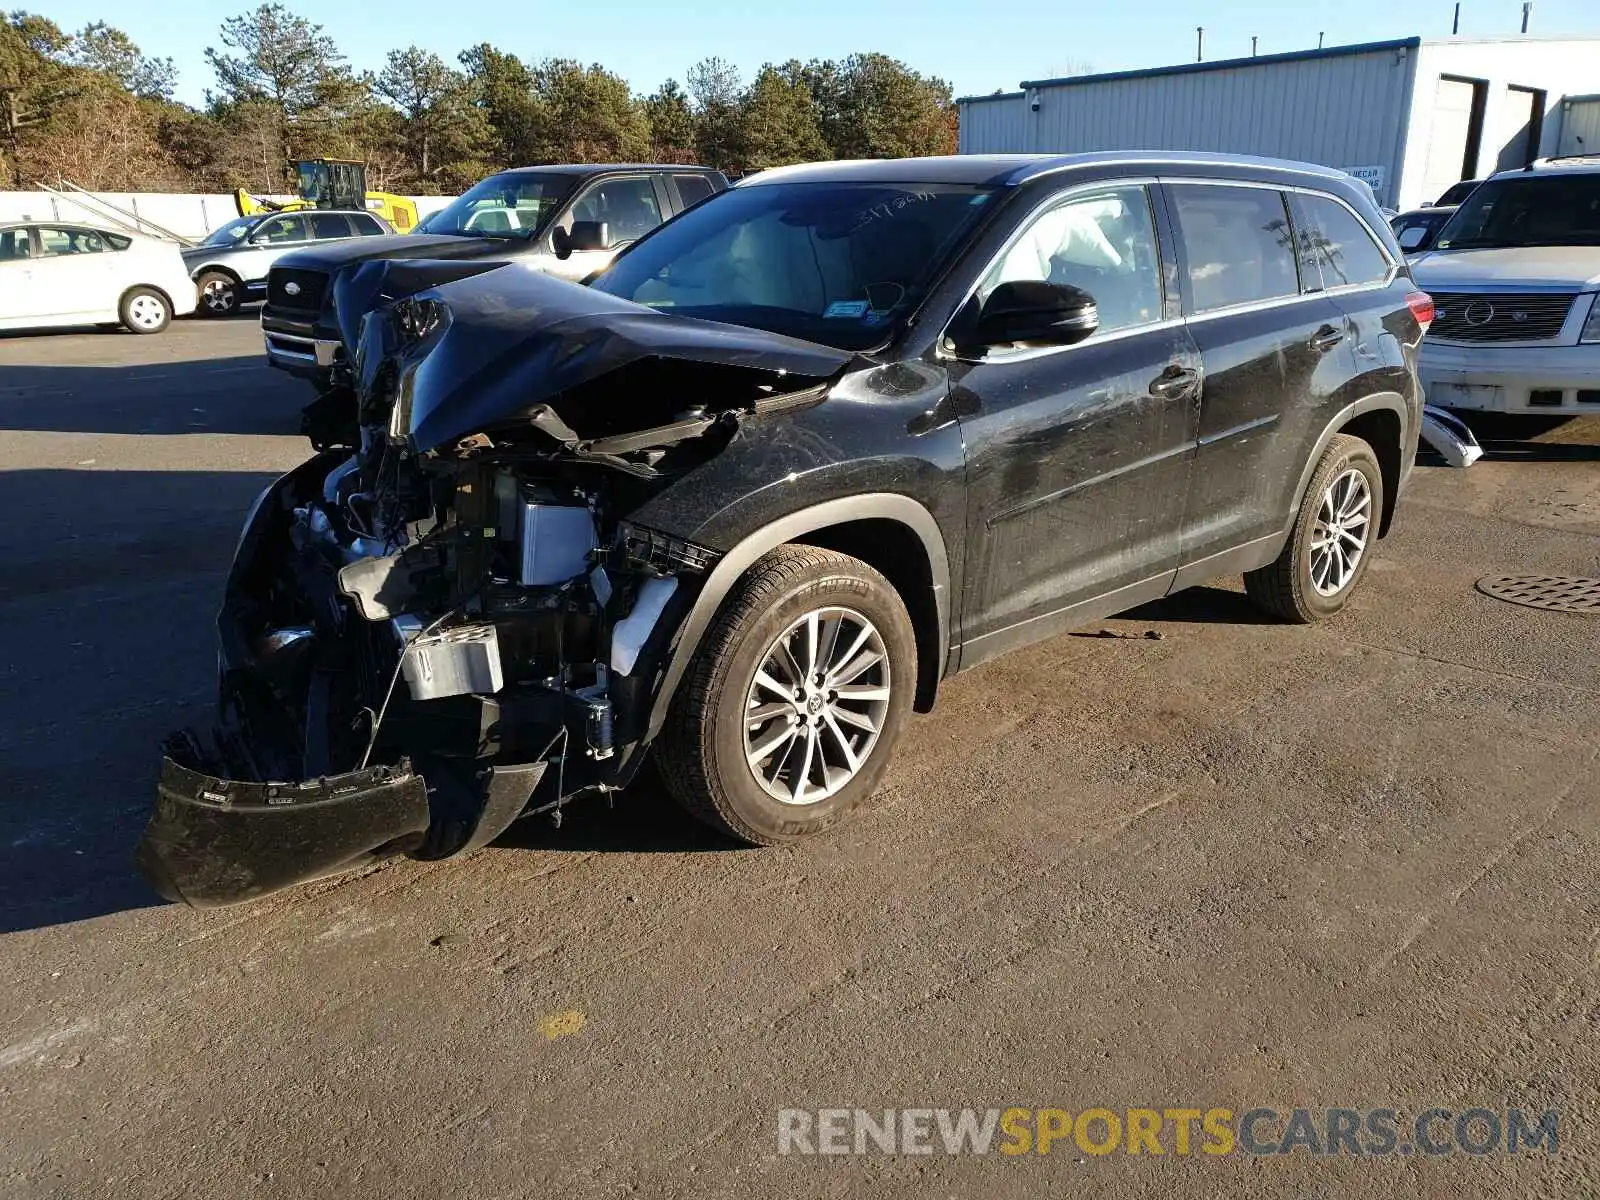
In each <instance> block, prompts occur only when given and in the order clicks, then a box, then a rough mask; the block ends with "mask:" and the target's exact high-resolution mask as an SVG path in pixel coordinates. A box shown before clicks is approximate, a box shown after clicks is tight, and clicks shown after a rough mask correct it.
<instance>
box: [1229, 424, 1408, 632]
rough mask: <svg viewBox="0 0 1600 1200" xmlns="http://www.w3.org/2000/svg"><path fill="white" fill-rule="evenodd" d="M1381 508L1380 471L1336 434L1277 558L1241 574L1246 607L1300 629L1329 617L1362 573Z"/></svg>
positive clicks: (1363, 447)
mask: <svg viewBox="0 0 1600 1200" xmlns="http://www.w3.org/2000/svg"><path fill="white" fill-rule="evenodd" d="M1382 506H1383V471H1382V470H1381V469H1380V468H1379V466H1378V459H1377V456H1376V455H1375V454H1373V452H1372V447H1371V446H1369V445H1368V444H1367V443H1366V442H1364V441H1362V440H1361V439H1360V438H1356V437H1349V436H1347V435H1345V434H1338V435H1336V436H1335V437H1334V439H1333V441H1331V442H1330V443H1329V444H1328V448H1327V450H1326V451H1324V452H1323V455H1322V461H1321V462H1319V463H1318V464H1317V469H1316V471H1314V472H1313V473H1312V476H1311V482H1310V483H1309V484H1308V485H1307V486H1306V494H1305V498H1304V499H1303V500H1302V501H1301V502H1300V512H1299V515H1298V516H1297V517H1296V518H1295V523H1294V530H1293V532H1292V533H1290V535H1289V540H1288V542H1287V543H1286V544H1285V545H1284V547H1283V553H1281V554H1280V555H1278V558H1277V561H1276V562H1273V563H1272V564H1271V565H1269V566H1265V567H1262V568H1261V569H1260V570H1256V571H1251V572H1249V573H1248V574H1246V575H1245V577H1244V586H1245V592H1246V593H1247V594H1248V595H1249V597H1250V599H1251V601H1252V602H1253V603H1254V604H1255V605H1256V607H1257V608H1260V609H1262V610H1264V611H1266V612H1269V613H1272V614H1273V615H1274V616H1279V617H1282V618H1283V619H1284V620H1286V621H1294V622H1296V623H1298V624H1302V625H1304V624H1309V623H1311V622H1312V621H1321V620H1325V619H1327V618H1328V617H1331V616H1333V615H1334V614H1335V613H1337V612H1338V611H1339V610H1340V609H1342V608H1343V607H1344V606H1345V603H1346V602H1347V601H1348V600H1349V599H1350V596H1351V594H1352V593H1354V591H1355V590H1356V585H1357V584H1358V583H1360V582H1361V577H1362V576H1363V575H1365V574H1366V573H1367V565H1368V563H1370V562H1371V560H1372V551H1373V549H1374V548H1375V547H1376V545H1377V541H1378V520H1379V518H1380V517H1381V516H1382V512H1383V507H1382Z"/></svg>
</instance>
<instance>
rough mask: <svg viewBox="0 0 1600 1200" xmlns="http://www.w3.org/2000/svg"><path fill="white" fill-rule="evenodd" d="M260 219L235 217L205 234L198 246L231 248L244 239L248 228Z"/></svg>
mask: <svg viewBox="0 0 1600 1200" xmlns="http://www.w3.org/2000/svg"><path fill="white" fill-rule="evenodd" d="M260 219H261V218H260V217H235V218H234V219H233V220H231V221H229V222H228V223H227V224H226V225H219V226H217V228H215V229H213V230H212V231H211V232H210V233H208V234H206V240H205V241H203V242H201V243H200V244H201V245H202V246H231V245H233V244H234V243H235V242H237V241H238V240H239V239H240V238H242V237H244V235H245V233H246V231H248V230H249V228H250V226H252V225H254V224H255V223H256V222H257V221H259V220H260Z"/></svg>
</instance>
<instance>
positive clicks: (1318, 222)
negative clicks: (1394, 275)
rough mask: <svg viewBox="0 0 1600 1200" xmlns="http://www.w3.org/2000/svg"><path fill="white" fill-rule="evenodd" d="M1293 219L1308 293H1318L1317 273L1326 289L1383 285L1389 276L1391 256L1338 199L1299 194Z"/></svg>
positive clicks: (1295, 201) (1295, 200) (1296, 198)
mask: <svg viewBox="0 0 1600 1200" xmlns="http://www.w3.org/2000/svg"><path fill="white" fill-rule="evenodd" d="M1294 216H1295V226H1296V234H1297V239H1298V241H1299V243H1300V265H1301V269H1302V270H1303V271H1304V273H1305V276H1306V291H1308V292H1310V291H1315V290H1316V286H1317V279H1318V272H1320V275H1321V280H1322V286H1323V287H1325V288H1332V287H1347V286H1350V285H1352V284H1363V283H1380V282H1382V281H1383V280H1384V279H1385V278H1387V277H1388V274H1389V259H1388V257H1387V256H1385V254H1384V253H1383V251H1382V250H1381V249H1379V247H1378V243H1377V242H1375V241H1374V240H1373V238H1372V234H1371V233H1369V232H1368V231H1367V227H1366V225H1365V224H1364V223H1362V221H1361V220H1360V219H1359V218H1357V217H1356V215H1355V214H1354V213H1353V212H1351V211H1350V210H1349V209H1348V208H1346V207H1345V206H1344V205H1342V204H1340V203H1339V202H1338V201H1337V200H1334V199H1331V198H1330V197H1328V196H1311V195H1304V194H1302V195H1297V196H1295V198H1294Z"/></svg>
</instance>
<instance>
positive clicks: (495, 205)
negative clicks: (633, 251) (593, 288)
mask: <svg viewBox="0 0 1600 1200" xmlns="http://www.w3.org/2000/svg"><path fill="white" fill-rule="evenodd" d="M727 186H728V181H727V179H726V178H725V177H724V176H723V174H722V172H720V171H712V170H709V169H707V168H705V167H690V166H651V165H647V164H630V163H611V164H602V165H595V164H592V163H591V164H586V165H581V166H548V167H521V168H518V169H516V170H511V171H502V172H500V173H499V174H498V175H491V176H489V177H488V178H487V179H485V180H483V181H482V182H481V183H478V184H475V185H474V186H473V187H472V188H470V189H469V190H468V191H467V192H466V193H464V194H463V195H461V196H458V197H457V198H456V199H455V200H453V201H451V202H450V203H449V204H448V205H446V206H445V207H444V208H441V209H439V210H438V211H436V212H433V213H430V214H429V215H428V216H427V217H426V218H425V219H424V220H422V221H420V222H418V224H417V227H416V228H415V229H414V230H412V231H411V232H410V233H408V234H405V235H403V236H396V237H389V238H374V239H369V240H366V241H363V242H361V243H360V244H359V245H342V246H337V247H322V248H318V249H316V250H308V251H305V252H302V253H297V254H292V255H287V256H285V257H284V258H282V259H281V260H279V261H278V262H277V263H275V264H274V269H273V271H272V272H271V275H270V276H269V278H268V279H267V281H266V283H265V288H266V295H267V304H266V307H265V308H264V309H263V310H262V313H261V329H262V333H263V335H264V337H265V340H266V346H267V361H268V362H270V363H271V364H272V365H273V366H275V367H278V368H279V369H281V370H284V371H288V372H289V373H290V374H293V375H299V376H302V377H305V378H308V379H311V380H313V381H314V382H316V383H317V385H318V386H319V387H324V386H326V385H327V382H328V373H329V368H331V367H332V366H333V364H334V360H335V359H336V358H337V356H338V354H339V352H340V339H339V330H338V328H337V327H336V325H335V324H334V320H333V313H332V311H331V309H330V308H329V307H328V306H327V305H326V304H325V303H324V301H326V300H330V299H331V296H330V295H329V293H328V291H327V287H326V284H327V279H328V276H329V275H330V274H331V273H332V272H334V271H336V270H338V269H339V268H340V267H343V266H345V265H347V264H349V263H352V262H355V261H358V260H361V259H372V258H423V257H426V258H430V259H474V258H493V259H497V260H501V261H504V260H506V259H511V258H515V259H518V260H519V261H521V262H522V263H524V264H525V265H530V266H533V267H534V268H536V269H537V270H540V271H545V272H548V273H549V274H551V275H557V276H560V277H561V278H564V279H572V280H579V279H583V278H585V277H586V276H588V275H592V274H594V273H595V272H596V271H599V270H601V269H603V268H604V267H605V266H606V265H608V264H609V263H610V262H611V260H612V258H613V257H615V255H616V253H617V251H618V250H620V249H621V248H622V247H624V246H626V245H628V244H629V243H630V242H633V241H636V240H637V239H639V238H641V237H643V236H644V235H645V234H647V233H649V232H650V231H651V230H652V229H654V228H655V227H656V226H657V225H660V224H661V223H662V222H663V221H665V220H667V219H669V218H670V217H672V216H674V215H675V214H677V213H680V212H682V211H683V210H684V209H686V208H688V207H690V206H691V205H694V204H698V203H699V202H700V201H702V200H705V199H707V198H709V197H710V196H713V195H715V194H716V193H717V192H720V191H724V190H726V188H727Z"/></svg>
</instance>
